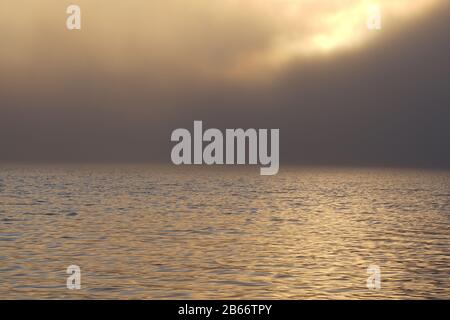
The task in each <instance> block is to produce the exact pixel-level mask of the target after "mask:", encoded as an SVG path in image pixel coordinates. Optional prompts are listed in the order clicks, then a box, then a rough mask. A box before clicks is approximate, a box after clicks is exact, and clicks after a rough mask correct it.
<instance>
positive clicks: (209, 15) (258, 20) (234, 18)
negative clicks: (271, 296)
mask: <svg viewBox="0 0 450 320" xmlns="http://www.w3.org/2000/svg"><path fill="white" fill-rule="evenodd" d="M25 2H26V3H27V4H28V6H27V8H28V9H27V10H23V8H22V7H21V6H18V5H16V4H15V2H14V1H13V0H6V1H4V2H2V4H0V9H1V10H0V28H1V29H3V30H8V34H7V35H6V36H5V37H4V38H3V39H2V41H3V42H2V46H3V48H4V50H2V51H0V71H2V72H3V73H8V72H9V71H11V72H9V73H10V74H14V75H18V74H21V73H20V72H17V71H18V70H21V71H22V73H24V74H26V73H27V72H29V71H30V70H33V68H41V66H43V65H46V63H47V62H48V63H49V61H47V60H48V56H47V55H46V53H45V52H44V51H43V49H42V48H46V52H51V53H52V55H53V56H54V57H57V58H58V59H59V60H52V61H51V64H52V65H54V64H58V63H60V64H61V66H56V67H55V69H57V70H58V72H60V71H59V70H62V71H63V70H64V68H65V65H66V64H67V61H71V68H72V69H71V70H70V71H71V72H72V71H73V70H77V69H79V67H78V66H77V64H80V65H84V66H86V65H95V66H96V68H99V69H101V71H102V72H107V73H111V74H117V75H121V76H122V75H126V74H127V73H130V74H134V73H136V70H139V71H140V72H142V73H144V74H151V75H152V78H155V77H161V78H166V79H179V78H188V79H190V78H191V77H192V76H193V75H195V76H198V77H208V78H219V79H220V78H224V77H225V78H229V77H231V78H232V79H236V78H242V77H245V78H251V79H254V78H258V77H259V75H260V74H261V73H264V74H271V73H272V72H273V71H276V70H277V69H278V68H280V67H282V66H284V65H286V63H288V62H290V61H291V60H293V59H297V60H298V59H304V60H305V59H308V58H310V57H314V56H321V55H332V54H335V53H338V52H340V51H342V50H354V49H357V48H359V47H362V46H364V45H365V44H366V43H368V42H370V41H371V39H373V38H380V37H383V36H384V35H386V34H389V33H390V32H391V30H394V29H395V28H396V27H397V26H398V25H401V24H402V23H403V22H404V21H406V20H410V19H412V18H415V17H417V16H418V15H422V14H425V13H426V12H427V11H428V9H433V8H436V7H437V6H436V5H437V4H441V3H444V0H192V1H185V0H155V1H149V2H142V1H138V0H129V1H121V2H117V3H116V2H115V3H114V5H108V6H104V5H103V4H101V3H99V2H92V1H88V0H79V1H78V2H77V4H78V5H79V6H80V7H81V10H82V12H83V19H85V21H84V22H83V26H84V27H83V30H82V31H81V32H80V33H79V34H77V35H73V34H70V35H69V34H68V33H67V32H66V30H64V28H63V27H64V26H63V25H61V22H63V21H64V18H65V9H66V8H65V7H64V6H63V5H61V4H60V3H59V1H56V0H42V1H39V2H35V1H30V0H28V1H25ZM373 6H376V7H379V8H380V11H381V14H382V21H383V27H382V29H381V30H378V31H379V32H371V31H370V30H368V28H367V19H368V16H369V14H370V8H372V7H373ZM19 39H20V41H19ZM49 64H50V63H49ZM62 71H61V72H62ZM56 82H58V81H56Z"/></svg>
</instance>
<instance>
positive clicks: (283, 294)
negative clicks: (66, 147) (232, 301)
mask: <svg viewBox="0 0 450 320" xmlns="http://www.w3.org/2000/svg"><path fill="white" fill-rule="evenodd" d="M449 206H450V173H448V172H442V171H440V172H439V171H428V172H427V171H410V170H388V169H331V168H330V169H307V168H287V169H286V168H284V170H282V171H281V172H280V174H279V175H277V176H273V177H262V176H259V174H258V170H257V169H256V168H250V169H249V168H246V169H235V168H231V167H228V168H224V169H216V168H186V167H184V168H182V169H180V168H172V167H170V168H169V167H162V166H147V167H145V166H136V167H131V166H130V167H124V166H123V167H120V166H119V167H116V168H114V167H54V168H51V167H26V166H23V167H13V166H4V167H2V168H1V169H0V249H1V250H0V278H1V282H0V297H1V298H6V299H15V298H120V299H125V298H175V299H176V298H180V299H201V298H216V299H225V298H247V299H253V298H269V299H270V298H282V299H310V298H332V299H337V298H447V299H448V298H450V285H449V279H450V267H449V265H450V254H449V245H450V243H449V239H450V237H449V236H450V234H449V228H448V225H449V219H450V216H449V213H450V207H449ZM72 264H75V265H78V266H80V267H81V270H82V289H81V290H79V291H70V290H68V289H66V277H67V274H66V268H67V267H68V266H69V265H72ZM372 264H376V265H379V266H380V268H381V272H382V278H381V280H382V288H381V289H380V290H378V291H370V290H368V289H367V288H366V279H367V277H368V275H367V274H366V270H367V267H368V266H369V265H372Z"/></svg>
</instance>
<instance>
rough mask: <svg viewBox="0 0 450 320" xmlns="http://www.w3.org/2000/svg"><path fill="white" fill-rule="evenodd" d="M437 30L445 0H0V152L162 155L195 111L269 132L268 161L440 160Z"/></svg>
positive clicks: (447, 97) (448, 135) (447, 50)
mask: <svg viewBox="0 0 450 320" xmlns="http://www.w3.org/2000/svg"><path fill="white" fill-rule="evenodd" d="M69 4H78V5H79V6H80V7H81V12H82V30H80V31H69V30H67V29H66V27H65V20H66V18H67V14H66V12H65V11H66V7H67V6H68V5H69ZM373 5H379V7H380V8H381V12H382V18H383V20H382V30H380V31H369V30H368V29H367V27H366V19H367V14H368V10H369V9H370V8H371V6H373ZM449 30H450V5H449V4H446V1H444V0H389V1H388V0H380V1H362V0H341V1H337V0H328V1H326V0H314V1H312V0H152V1H139V0H128V1H106V0H96V1H92V0H89V1H87V0H79V1H71V2H66V1H59V0H41V1H39V2H38V1H32V0H3V1H2V2H1V3H0V43H1V48H0V161H28V162H34V161H52V162H56V161H139V162H141V161H165V162H169V161H170V149H171V147H172V143H171V142H170V133H171V132H172V130H174V129H176V128H179V127H186V128H191V127H192V122H193V120H203V122H204V125H205V126H207V127H218V128H222V129H224V128H236V127H244V128H248V127H256V128H258V127H260V128H280V144H281V146H280V147H281V149H280V156H281V163H283V162H284V163H286V162H292V163H298V164H348V165H353V164H359V165H399V166H436V167H447V168H450V148H449V146H450V125H449V123H450V72H449V71H450V62H449V57H450V39H449V36H448V31H449Z"/></svg>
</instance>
